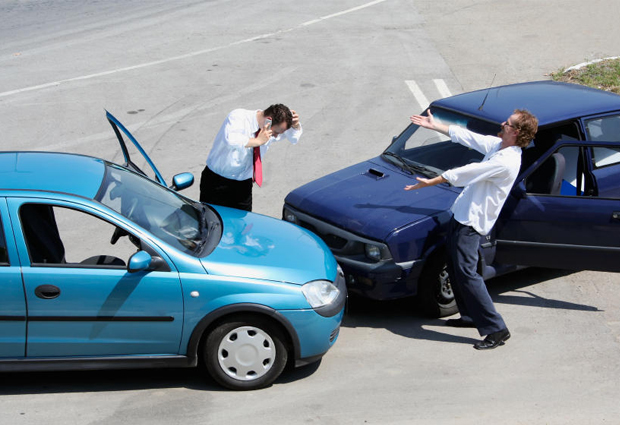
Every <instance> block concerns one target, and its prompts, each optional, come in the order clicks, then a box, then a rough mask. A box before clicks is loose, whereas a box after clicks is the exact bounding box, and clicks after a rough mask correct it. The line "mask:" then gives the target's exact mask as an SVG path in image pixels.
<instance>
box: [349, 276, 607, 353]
mask: <svg viewBox="0 0 620 425" xmlns="http://www.w3.org/2000/svg"><path fill="white" fill-rule="evenodd" d="M572 273H574V272H572V271H566V270H553V269H541V268H528V269H524V270H521V271H518V272H515V273H511V274H510V275H506V276H501V277H498V278H495V279H493V280H491V281H489V284H488V288H489V293H490V295H491V297H492V298H493V301H494V302H495V303H496V304H512V305H522V306H527V307H541V308H553V309H564V310H579V311H592V312H596V311H601V310H599V309H598V308H597V307H595V306H590V305H586V304H578V303H572V302H568V301H562V300H556V299H550V298H544V297H541V296H539V295H537V294H534V293H532V292H530V291H527V290H525V289H523V288H527V287H529V286H531V285H534V284H538V283H541V282H545V281H547V280H551V279H555V278H559V277H562V276H567V275H569V274H572ZM515 292H516V293H518V294H519V295H513V293H515ZM445 321H446V318H441V319H431V318H427V317H423V316H421V315H420V313H419V312H417V311H416V310H415V307H414V302H413V298H403V299H399V300H391V301H375V300H370V299H367V298H361V297H358V296H355V295H353V294H352V295H350V296H349V300H348V303H347V311H346V314H345V318H344V320H343V323H342V326H343V327H348V328H364V327H369V328H384V329H387V330H389V331H390V332H393V333H395V334H397V335H401V336H404V337H407V338H413V339H424V340H429V341H440V342H451V343H460V344H473V343H475V342H477V341H478V340H479V337H478V335H477V332H476V330H474V329H471V331H472V336H475V338H474V337H472V338H469V337H465V336H460V335H452V334H451V332H452V331H453V330H454V328H446V327H445ZM435 327H439V328H441V327H443V329H445V331H443V330H435V329H434V328H435Z"/></svg>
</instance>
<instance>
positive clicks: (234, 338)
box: [202, 316, 288, 390]
mask: <svg viewBox="0 0 620 425" xmlns="http://www.w3.org/2000/svg"><path fill="white" fill-rule="evenodd" d="M202 353H203V361H204V363H205V366H206V367H207V370H208V371H209V374H210V375H211V376H212V377H213V379H215V380H216V381H217V382H218V383H219V384H221V385H223V386H225V387H227V388H230V389H233V390H254V389H258V388H263V387H266V386H268V385H270V384H271V383H273V381H275V380H276V379H277V378H278V376H280V374H281V373H282V370H283V369H284V367H285V366H286V362H287V359H288V352H287V350H286V347H285V345H284V339H283V337H282V335H281V333H280V332H279V330H278V329H277V328H276V327H275V326H274V325H272V324H271V323H269V322H268V321H267V320H264V319H261V318H258V317H251V316H250V317H237V318H234V319H233V320H231V321H229V322H224V323H222V324H220V325H219V326H218V327H216V328H215V329H214V330H213V331H212V332H211V333H210V334H209V336H208V337H207V338H206V340H205V345H204V346H203V350H202Z"/></svg>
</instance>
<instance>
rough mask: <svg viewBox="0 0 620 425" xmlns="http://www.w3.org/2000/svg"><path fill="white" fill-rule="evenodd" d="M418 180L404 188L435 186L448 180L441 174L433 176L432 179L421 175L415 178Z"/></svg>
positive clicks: (413, 188)
mask: <svg viewBox="0 0 620 425" xmlns="http://www.w3.org/2000/svg"><path fill="white" fill-rule="evenodd" d="M415 179H416V180H417V181H418V182H417V183H416V184H410V185H407V186H405V190H416V189H422V188H423V187H428V186H435V185H438V184H441V183H446V182H447V181H448V180H446V179H444V178H443V176H437V177H433V178H432V179H425V178H422V177H416V178H415Z"/></svg>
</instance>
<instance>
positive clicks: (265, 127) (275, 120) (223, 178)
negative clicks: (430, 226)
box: [200, 104, 302, 211]
mask: <svg viewBox="0 0 620 425" xmlns="http://www.w3.org/2000/svg"><path fill="white" fill-rule="evenodd" d="M301 134H302V128H301V124H300V123H299V116H298V115H297V113H296V112H295V111H292V110H290V109H289V108H288V107H286V106H284V105H282V104H275V105H271V106H269V107H268V108H267V109H265V110H264V111H262V110H247V109H235V110H234V111H232V112H231V113H230V114H228V116H227V117H226V120H225V121H224V123H223V124H222V127H221V128H220V131H219V132H218V134H217V136H216V137H215V140H214V142H213V147H212V148H211V152H210V153H209V156H208V158H207V166H206V167H205V169H204V170H203V172H202V176H201V179H200V201H201V202H207V203H210V204H216V205H223V206H226V207H232V208H238V209H242V210H246V211H252V185H253V182H254V181H256V183H257V184H258V185H259V186H260V185H261V184H262V157H263V155H264V154H265V153H266V152H267V149H269V146H270V145H271V143H273V142H277V141H279V140H281V139H282V137H283V136H285V137H286V138H287V139H288V140H289V141H290V142H291V143H292V144H295V143H297V142H298V141H299V138H300V136H301Z"/></svg>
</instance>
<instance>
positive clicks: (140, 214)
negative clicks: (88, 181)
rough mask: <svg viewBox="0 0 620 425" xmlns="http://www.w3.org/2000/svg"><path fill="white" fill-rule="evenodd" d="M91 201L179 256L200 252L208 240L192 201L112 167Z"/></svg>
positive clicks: (107, 168)
mask: <svg viewBox="0 0 620 425" xmlns="http://www.w3.org/2000/svg"><path fill="white" fill-rule="evenodd" d="M95 200H97V201H99V202H101V203H102V204H104V205H105V206H107V207H109V208H111V209H113V210H114V211H116V212H117V213H119V214H121V215H123V216H124V217H126V218H127V219H129V220H131V221H133V222H134V223H136V224H137V225H138V226H140V227H142V228H143V229H145V230H147V231H148V232H150V233H152V234H153V235H155V236H157V237H158V238H160V239H161V240H163V241H164V242H166V243H168V244H169V245H171V246H173V247H175V248H177V249H179V250H180V251H182V252H186V253H190V254H196V253H198V252H200V248H201V247H202V246H203V245H204V244H205V239H206V238H207V236H208V235H207V232H206V230H205V226H204V223H203V222H202V211H201V210H199V209H198V208H197V206H196V204H195V203H194V202H193V201H191V200H189V199H187V198H184V197H183V196H181V195H179V194H177V193H176V192H174V191H172V190H169V189H167V188H165V187H163V186H161V185H159V184H157V183H155V182H153V181H152V180H149V179H146V178H144V177H141V176H139V175H137V174H134V173H132V172H129V171H127V170H125V169H124V168H121V167H117V166H115V165H113V164H108V165H107V167H106V176H105V178H104V180H103V183H102V184H101V188H100V190H99V193H98V194H97V196H96V198H95ZM198 207H200V205H198Z"/></svg>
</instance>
